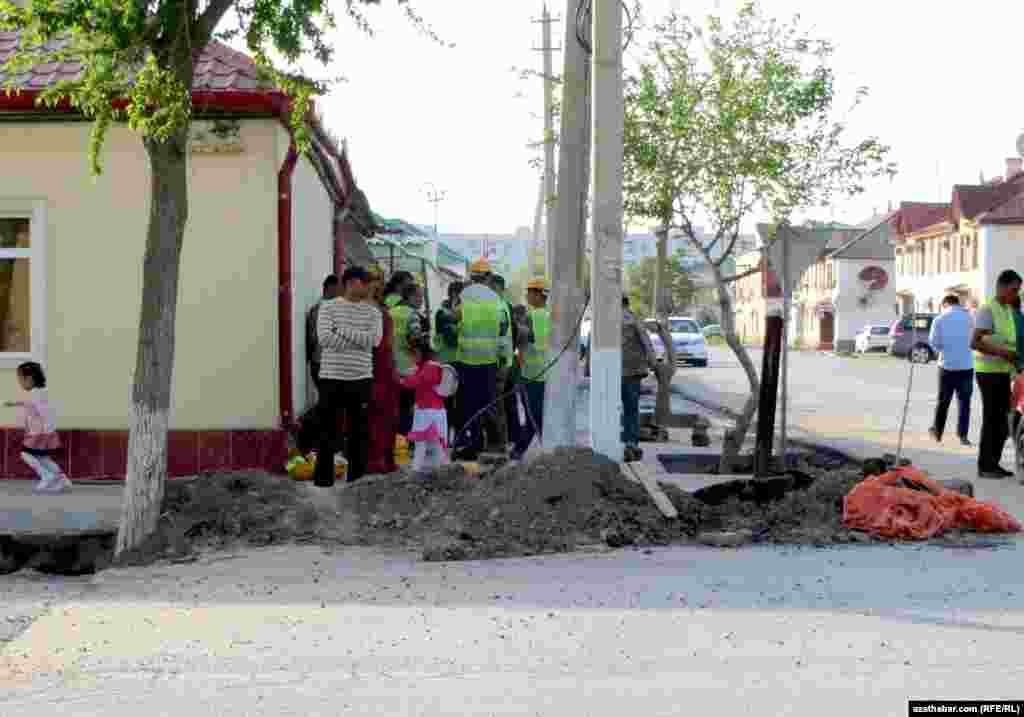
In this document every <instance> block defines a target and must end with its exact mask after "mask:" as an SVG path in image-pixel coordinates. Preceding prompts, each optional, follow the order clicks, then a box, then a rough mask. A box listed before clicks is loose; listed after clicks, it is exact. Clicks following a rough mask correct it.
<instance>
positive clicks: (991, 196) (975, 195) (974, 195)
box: [953, 172, 1024, 221]
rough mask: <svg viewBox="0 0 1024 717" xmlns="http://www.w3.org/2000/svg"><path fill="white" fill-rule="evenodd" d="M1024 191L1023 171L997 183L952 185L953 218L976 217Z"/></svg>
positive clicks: (957, 219)
mask: <svg viewBox="0 0 1024 717" xmlns="http://www.w3.org/2000/svg"><path fill="white" fill-rule="evenodd" d="M1021 191H1024V172H1021V173H1018V174H1015V175H1014V176H1012V177H1009V178H1007V180H1006V181H1004V182H1000V183H999V184H958V185H956V186H954V187H953V218H954V219H955V220H956V221H959V220H960V219H976V218H978V217H979V216H981V215H983V214H987V213H990V212H992V211H993V210H995V209H996V208H998V207H1001V206H1002V205H1003V204H1005V203H1006V202H1007V201H1009V200H1011V199H1012V198H1013V197H1015V196H1017V195H1018V194H1019V193H1020V192H1021Z"/></svg>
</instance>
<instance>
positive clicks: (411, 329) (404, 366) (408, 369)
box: [390, 281, 423, 436]
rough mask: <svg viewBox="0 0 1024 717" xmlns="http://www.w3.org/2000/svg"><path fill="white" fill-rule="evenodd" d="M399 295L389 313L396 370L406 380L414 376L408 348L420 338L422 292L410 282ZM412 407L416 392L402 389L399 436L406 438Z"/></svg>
mask: <svg viewBox="0 0 1024 717" xmlns="http://www.w3.org/2000/svg"><path fill="white" fill-rule="evenodd" d="M401 292H402V293H401V298H400V300H399V303H397V304H395V305H394V306H392V307H391V309H390V314H391V321H392V323H393V324H394V331H395V339H394V347H393V350H394V356H395V369H396V370H397V371H398V375H399V377H400V378H408V377H409V376H412V375H413V374H414V373H416V361H415V359H414V358H413V354H412V349H411V348H410V347H411V345H412V344H413V342H416V341H419V340H420V338H421V336H422V335H423V321H422V319H421V317H420V313H419V310H420V307H421V306H422V305H423V289H421V288H420V286H419V285H418V284H417V283H416V282H415V281H409V282H405V283H403V284H402V290H401ZM415 407H416V392H415V391H412V390H410V389H404V388H403V389H402V391H401V393H400V398H399V410H398V435H400V436H405V435H408V433H409V430H410V429H411V428H412V419H413V411H414V409H415Z"/></svg>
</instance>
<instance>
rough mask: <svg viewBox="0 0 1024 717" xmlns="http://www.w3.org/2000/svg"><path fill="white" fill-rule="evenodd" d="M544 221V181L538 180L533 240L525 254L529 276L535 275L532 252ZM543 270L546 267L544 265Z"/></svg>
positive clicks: (538, 240)
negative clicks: (538, 187)
mask: <svg viewBox="0 0 1024 717" xmlns="http://www.w3.org/2000/svg"><path fill="white" fill-rule="evenodd" d="M543 221H544V179H543V177H542V178H541V180H540V189H539V190H538V192H537V210H536V212H535V213H534V215H533V240H532V241H531V242H530V248H529V250H528V251H527V252H526V267H527V271H529V273H530V276H536V275H537V265H536V263H535V262H534V260H533V258H534V251H535V250H536V249H537V246H538V243H539V242H540V228H541V224H542V222H543ZM545 270H547V266H546V265H545Z"/></svg>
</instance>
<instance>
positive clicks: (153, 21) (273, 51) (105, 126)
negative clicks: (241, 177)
mask: <svg viewBox="0 0 1024 717" xmlns="http://www.w3.org/2000/svg"><path fill="white" fill-rule="evenodd" d="M380 2H381V0H344V13H345V14H346V15H347V16H348V17H349V18H350V19H351V20H352V21H353V22H354V23H355V24H356V25H357V26H358V27H360V28H362V29H363V30H365V31H367V32H370V26H369V23H368V22H367V20H366V18H365V17H364V15H363V12H362V8H363V7H364V6H367V5H379V4H380ZM394 2H395V3H396V4H398V5H400V6H402V7H403V8H404V9H405V12H406V14H407V16H408V17H409V19H410V20H411V21H412V22H413V23H414V24H415V25H416V26H417V27H419V28H420V29H421V30H422V31H423V32H424V33H425V34H427V35H428V36H430V37H432V38H434V39H437V36H436V34H435V33H434V32H433V31H432V30H431V29H430V27H429V26H427V25H426V23H425V22H424V21H423V19H422V18H421V17H420V16H419V15H417V14H416V12H415V11H414V10H413V9H412V7H411V6H410V5H409V4H408V0H394ZM22 5H23V6H19V5H15V4H14V3H13V2H11V0H0V29H2V30H16V31H18V32H20V34H21V38H22V44H21V48H20V50H19V52H18V53H17V54H16V55H15V56H14V57H13V59H11V60H10V61H9V62H8V63H6V64H5V65H4V66H3V67H0V71H2V72H4V73H5V74H6V76H7V79H6V82H5V89H6V91H7V92H8V93H11V92H18V91H19V90H20V88H19V87H18V85H17V78H18V75H19V74H20V73H22V72H25V71H27V70H28V69H30V68H31V67H33V66H35V65H38V64H43V63H48V62H67V61H71V60H74V61H76V62H78V63H81V67H82V71H81V75H80V76H79V77H78V78H76V79H75V80H72V81H65V82H62V83H60V84H59V85H57V86H55V87H50V88H47V89H46V90H45V91H44V92H43V93H41V95H40V97H39V102H40V103H41V104H44V105H49V106H54V105H56V104H57V103H59V102H68V103H70V104H71V106H72V107H74V108H75V109H77V110H78V111H80V112H81V113H82V114H83V115H85V116H86V117H88V118H90V119H92V120H93V121H94V122H93V130H92V136H91V139H90V143H89V161H90V165H91V168H92V170H93V172H94V173H95V174H99V173H100V171H101V168H102V167H101V162H100V156H101V151H102V148H103V142H104V138H105V137H106V134H107V131H108V130H109V128H110V127H111V125H113V124H114V123H117V122H125V123H127V124H128V126H129V127H131V128H132V129H133V130H135V131H136V132H138V133H139V134H140V135H141V136H142V137H143V138H144V139H145V140H146V141H148V142H158V143H159V142H166V141H167V140H168V139H170V138H171V137H175V136H177V137H183V136H185V134H186V133H187V131H188V128H189V126H190V124H191V122H192V103H191V88H192V84H193V79H194V74H195V60H196V58H197V57H198V51H201V50H202V48H204V47H206V45H207V44H208V43H209V42H210V41H211V40H212V39H214V38H219V39H223V40H229V39H232V38H235V37H241V38H244V40H245V44H246V47H247V49H248V51H249V52H250V54H251V55H252V57H253V58H254V59H255V61H256V63H257V64H258V66H259V67H260V69H261V71H262V73H263V74H264V75H265V77H266V80H267V81H268V83H271V82H272V83H273V84H274V85H276V86H277V87H278V88H279V89H281V90H282V91H283V92H284V93H285V94H286V95H288V96H289V98H290V100H291V103H292V104H291V122H290V124H291V127H292V130H293V132H294V134H295V139H296V143H297V144H298V146H299V148H300V150H303V151H305V150H307V149H308V146H309V138H308V136H307V133H306V122H305V120H306V118H307V117H308V116H309V107H310V102H311V99H312V98H313V97H314V96H316V95H317V94H320V93H322V92H323V91H324V90H325V88H326V86H327V85H326V84H324V83H318V82H314V81H312V80H310V79H308V78H305V77H301V76H299V75H296V74H289V73H285V72H282V71H280V70H279V69H278V68H277V67H275V65H274V64H273V63H272V61H271V57H272V56H278V57H281V58H283V59H284V60H285V61H286V62H287V63H289V64H292V63H295V62H297V61H298V60H299V59H301V58H302V57H304V56H312V57H314V58H316V59H317V60H319V61H320V62H321V63H323V64H324V65H327V64H328V63H330V61H331V58H332V48H331V46H330V44H329V42H328V35H329V33H330V31H331V30H332V29H334V27H335V24H336V23H335V16H334V14H333V13H332V11H331V10H330V8H329V7H328V5H327V3H326V1H325V0H187V1H183V0H26V2H24V3H22ZM224 24H229V25H230V26H228V27H222V25H224Z"/></svg>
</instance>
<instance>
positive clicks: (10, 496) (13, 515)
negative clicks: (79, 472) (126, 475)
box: [0, 480, 124, 537]
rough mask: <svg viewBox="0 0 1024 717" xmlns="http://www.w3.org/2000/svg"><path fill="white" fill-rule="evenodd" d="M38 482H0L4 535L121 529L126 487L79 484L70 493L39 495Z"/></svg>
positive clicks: (0, 522)
mask: <svg viewBox="0 0 1024 717" xmlns="http://www.w3.org/2000/svg"><path fill="white" fill-rule="evenodd" d="M33 485H35V481H27V480H0V536H13V537H26V536H33V535H41V536H50V535H68V536H71V535H76V534H81V535H93V534H97V533H112V532H115V531H116V530H117V524H118V521H119V520H120V517H121V494H122V492H123V490H124V489H123V484H122V483H121V482H119V481H118V482H111V484H110V485H104V484H96V483H84V484H82V483H79V484H76V485H75V486H74V488H73V489H72V490H71V492H69V493H62V494H60V495H35V494H33V493H32V486H33Z"/></svg>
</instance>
